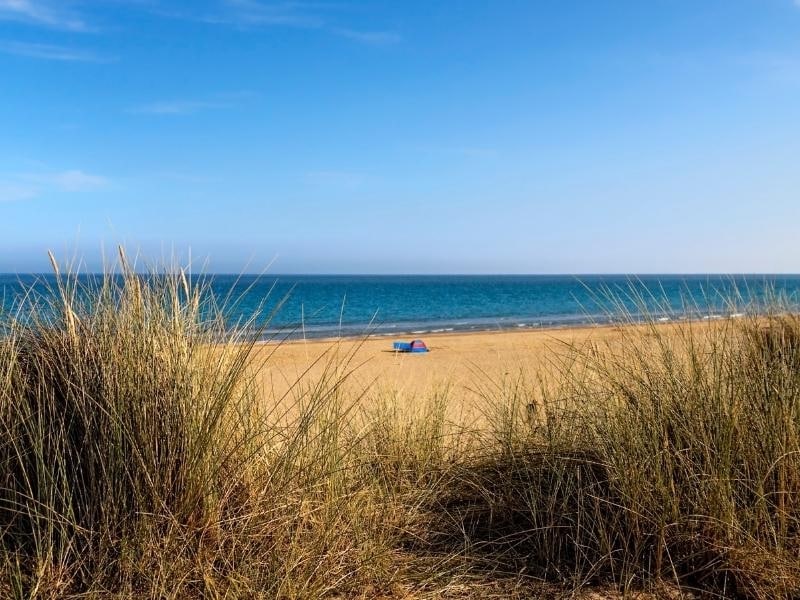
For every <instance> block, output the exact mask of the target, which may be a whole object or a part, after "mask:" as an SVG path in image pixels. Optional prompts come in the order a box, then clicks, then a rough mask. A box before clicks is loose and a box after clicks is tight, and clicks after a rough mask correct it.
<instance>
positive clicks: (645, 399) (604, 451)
mask: <svg viewBox="0 0 800 600" xmlns="http://www.w3.org/2000/svg"><path fill="white" fill-rule="evenodd" d="M769 308H770V310H767V311H766V312H764V313H761V314H758V315H756V314H751V315H748V316H742V317H741V318H735V319H721V320H719V321H715V322H712V323H697V322H682V323H675V324H670V325H663V324H659V323H657V322H656V320H655V319H650V320H648V319H645V320H644V321H642V320H641V319H637V322H636V324H633V323H632V324H631V325H629V326H627V327H624V328H621V329H620V330H619V333H618V334H617V335H616V336H612V337H610V338H605V341H603V342H602V343H600V342H594V343H588V344H584V345H580V346H579V345H576V344H567V345H565V346H564V347H563V348H562V349H561V351H560V352H559V354H558V355H553V356H552V357H551V365H552V368H551V369H550V370H549V373H542V374H540V376H539V378H538V379H537V380H536V381H534V382H524V381H523V382H519V381H511V382H510V383H509V382H506V384H505V385H502V386H495V388H494V390H493V391H491V392H490V393H487V397H486V401H487V404H490V405H492V406H493V407H494V408H493V409H492V410H491V411H490V414H491V415H492V416H493V425H492V427H491V428H490V432H489V434H490V435H489V437H488V439H487V442H486V444H485V446H484V450H483V451H482V452H481V453H479V454H478V455H476V456H473V457H472V458H471V459H470V460H468V461H465V463H464V464H463V465H461V467H460V468H461V469H462V475H461V476H460V477H458V478H456V480H455V481H456V483H455V485H453V487H452V488H451V489H450V490H446V491H445V492H444V493H443V494H442V495H441V496H440V497H439V498H438V504H437V505H436V506H435V507H434V510H433V511H432V514H433V515H434V516H433V517H432V518H433V519H434V523H435V525H433V526H432V527H431V529H432V530H434V531H438V532H439V533H438V534H436V535H432V536H431V540H430V541H431V544H432V545H433V547H438V548H440V549H442V548H444V549H446V548H448V547H449V548H453V547H466V548H467V550H468V553H469V554H471V555H472V557H473V565H474V566H475V568H478V567H479V568H480V569H483V570H484V571H487V572H490V571H506V572H515V573H522V574H526V575H528V576H530V577H532V578H538V579H545V580H550V581H557V582H562V583H567V584H568V586H569V587H571V588H573V589H574V588H575V587H583V586H586V585H589V584H599V583H612V584H613V585H615V586H617V587H619V588H621V589H622V590H632V589H642V588H648V587H650V588H654V587H655V588H657V586H658V585H661V584H663V583H664V582H669V583H673V584H675V585H678V586H680V588H681V589H683V590H687V591H691V590H694V591H700V592H703V593H710V594H712V595H713V596H716V597H726V598H794V597H797V596H798V595H800V317H798V316H797V315H796V314H794V313H792V312H791V311H790V310H789V308H790V307H788V306H785V305H782V304H781V303H780V302H779V301H778V300H775V301H774V302H773V303H772V304H771V305H770V307H769Z"/></svg>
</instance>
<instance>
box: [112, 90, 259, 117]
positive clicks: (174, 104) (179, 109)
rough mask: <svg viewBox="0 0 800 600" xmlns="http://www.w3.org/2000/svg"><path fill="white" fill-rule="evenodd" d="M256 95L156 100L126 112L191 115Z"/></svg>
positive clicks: (220, 107) (247, 92)
mask: <svg viewBox="0 0 800 600" xmlns="http://www.w3.org/2000/svg"><path fill="white" fill-rule="evenodd" d="M256 96H258V94H257V93H255V92H250V91H239V92H228V93H223V94H215V95H214V96H211V97H209V98H201V99H173V100H158V101H155V102H149V103H147V104H142V105H139V106H134V107H133V108H131V109H130V110H129V111H128V112H132V113H138V114H145V115H163V116H181V115H192V114H195V113H198V112H202V111H207V110H222V109H229V108H236V107H237V106H241V105H242V103H244V102H246V101H247V100H249V99H252V98H254V97H256Z"/></svg>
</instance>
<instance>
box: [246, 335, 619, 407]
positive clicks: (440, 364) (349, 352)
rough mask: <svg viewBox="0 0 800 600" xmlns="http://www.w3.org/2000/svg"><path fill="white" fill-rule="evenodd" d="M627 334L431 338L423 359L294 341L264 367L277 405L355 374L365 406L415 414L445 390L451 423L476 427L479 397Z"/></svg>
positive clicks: (385, 344) (353, 345)
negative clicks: (375, 402) (391, 406)
mask: <svg viewBox="0 0 800 600" xmlns="http://www.w3.org/2000/svg"><path fill="white" fill-rule="evenodd" d="M621 331H622V329H620V328H619V327H610V326H606V327H577V328H564V329H547V330H520V331H512V332H509V331H503V332H490V331H488V332H475V333H447V334H432V335H431V334H429V335H426V336H424V337H423V339H424V341H425V342H426V344H427V345H428V347H429V349H430V352H428V353H424V354H411V353H398V352H394V351H393V350H392V341H393V338H389V337H372V338H368V339H343V340H330V339H329V340H312V341H292V342H284V343H281V344H262V345H261V346H260V347H259V349H258V352H259V356H258V358H257V364H259V365H262V371H261V378H262V382H263V385H264V388H265V391H264V393H265V394H266V395H267V396H268V397H271V398H281V397H283V396H284V395H286V394H287V391H289V390H291V391H289V392H288V394H289V396H290V397H291V396H293V395H296V393H297V391H298V390H302V389H304V386H307V385H313V383H314V382H316V381H319V379H320V378H321V376H322V375H323V373H324V372H325V370H326V368H327V369H331V368H333V367H335V366H338V367H339V368H340V369H341V371H340V372H348V373H350V374H349V375H348V378H347V381H346V384H345V385H346V387H347V389H348V391H351V392H355V393H356V394H357V395H361V394H363V395H364V398H365V400H364V401H365V402H367V401H368V399H369V398H373V399H374V398H379V397H380V398H386V397H387V394H389V395H391V397H392V398H395V399H397V400H398V401H399V402H401V404H405V405H407V406H410V405H413V404H415V403H417V402H420V401H422V402H424V401H426V400H428V399H430V398H431V397H432V396H433V395H434V394H435V393H436V392H437V391H440V390H442V389H444V388H445V387H446V388H448V390H449V392H448V398H449V402H450V403H451V404H454V406H452V410H451V412H452V415H451V416H453V418H454V419H455V420H458V421H464V420H465V419H466V420H470V421H471V420H473V418H474V417H475V415H476V410H477V412H478V413H479V412H480V406H479V404H480V402H478V401H480V400H481V399H482V393H481V391H480V390H483V393H486V392H487V390H491V388H492V387H493V386H497V385H500V384H502V383H503V382H504V381H505V382H509V381H513V380H517V379H518V378H519V377H520V376H521V375H522V376H525V377H530V376H533V375H534V374H535V373H536V372H537V371H538V370H540V369H541V367H543V366H545V364H546V363H547V362H552V360H553V357H554V353H558V352H559V351H561V352H563V351H564V350H565V348H566V346H565V344H583V343H586V342H589V341H592V342H607V341H613V340H614V339H617V338H619V337H620V335H621ZM399 339H403V338H399ZM405 339H406V340H410V339H413V336H412V337H406V338H405ZM298 380H299V381H300V383H299V384H297V383H296V382H298ZM293 386H294V387H293ZM351 397H352V394H351ZM484 404H485V402H484Z"/></svg>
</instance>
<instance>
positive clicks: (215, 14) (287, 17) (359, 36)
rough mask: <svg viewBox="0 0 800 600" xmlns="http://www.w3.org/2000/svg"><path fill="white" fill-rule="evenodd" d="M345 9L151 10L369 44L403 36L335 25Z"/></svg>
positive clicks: (262, 5) (275, 5) (239, 0)
mask: <svg viewBox="0 0 800 600" xmlns="http://www.w3.org/2000/svg"><path fill="white" fill-rule="evenodd" d="M346 8H347V6H346V5H342V4H334V3H328V2H294V1H285V2H266V1H264V0H219V1H218V3H217V4H216V7H215V8H213V9H211V10H209V11H206V12H196V11H193V12H185V11H184V12H179V11H178V12H176V11H169V10H165V9H164V8H162V7H155V8H154V9H153V10H152V12H155V13H156V14H160V15H161V16H164V17H173V18H180V19H187V20H193V21H198V22H202V23H209V24H214V25H228V26H231V27H238V28H242V29H254V28H258V27H293V28H298V29H318V30H320V31H324V32H327V33H330V34H333V35H337V36H339V37H343V38H347V39H349V40H353V41H355V42H359V43H361V44H367V45H372V46H386V45H390V44H397V43H399V42H400V41H402V37H401V36H400V35H399V34H398V33H396V32H393V31H367V30H359V29H353V28H349V27H339V26H337V24H336V21H337V20H338V19H337V18H335V15H334V14H333V13H335V12H339V13H341V11H342V10H344V9H346Z"/></svg>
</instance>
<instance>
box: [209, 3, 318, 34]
mask: <svg viewBox="0 0 800 600" xmlns="http://www.w3.org/2000/svg"><path fill="white" fill-rule="evenodd" d="M316 8H317V6H315V5H307V4H304V3H301V2H272V3H269V4H267V3H264V2H258V1H257V0H223V2H222V5H221V10H220V11H219V12H217V13H215V14H212V15H208V16H207V17H206V19H205V20H207V21H209V22H215V21H216V22H219V23H227V24H230V25H239V26H258V25H283V26H287V27H301V28H314V29H316V28H319V27H322V26H323V25H324V19H323V18H322V17H321V16H320V15H319V14H317V13H316V12H315V11H314V10H313V9H316Z"/></svg>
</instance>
